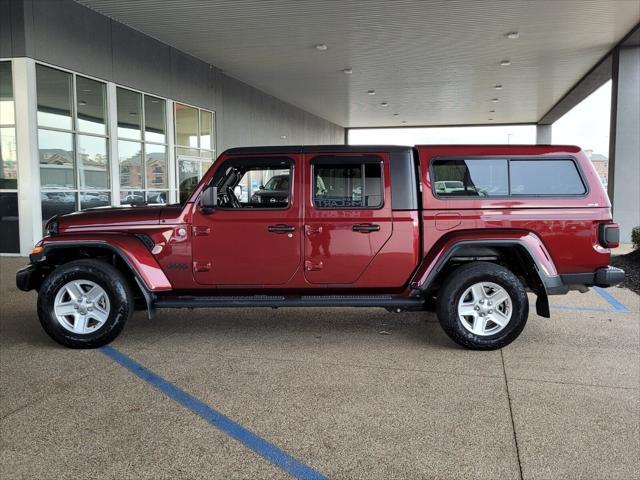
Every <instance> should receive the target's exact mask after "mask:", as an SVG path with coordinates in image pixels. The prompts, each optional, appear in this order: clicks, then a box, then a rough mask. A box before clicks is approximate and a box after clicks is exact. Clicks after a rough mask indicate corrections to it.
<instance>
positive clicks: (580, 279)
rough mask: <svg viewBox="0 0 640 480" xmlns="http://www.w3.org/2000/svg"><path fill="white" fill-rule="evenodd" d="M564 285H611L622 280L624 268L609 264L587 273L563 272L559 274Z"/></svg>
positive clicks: (605, 286) (604, 286)
mask: <svg viewBox="0 0 640 480" xmlns="http://www.w3.org/2000/svg"><path fill="white" fill-rule="evenodd" d="M560 277H561V279H562V283H563V284H565V285H586V286H587V287H592V286H596V287H603V288H607V287H612V286H614V285H617V284H619V283H620V282H622V281H623V280H624V270H622V269H620V268H616V267H612V266H611V265H609V266H607V267H603V268H599V269H598V270H596V271H595V272H589V273H565V274H562V275H560Z"/></svg>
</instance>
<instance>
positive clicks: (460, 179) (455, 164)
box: [433, 158, 509, 197]
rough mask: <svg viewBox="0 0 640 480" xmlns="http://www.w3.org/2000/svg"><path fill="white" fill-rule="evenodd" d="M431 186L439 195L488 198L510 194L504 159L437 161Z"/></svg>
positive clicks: (507, 171)
mask: <svg viewBox="0 0 640 480" xmlns="http://www.w3.org/2000/svg"><path fill="white" fill-rule="evenodd" d="M433 176H434V188H435V191H436V195H438V196H440V197H489V196H492V195H493V196H498V195H508V194H509V180H508V179H509V168H508V160H506V159H501V158H497V159H490V158H488V159H476V160H474V159H470V160H436V161H435V162H434V164H433Z"/></svg>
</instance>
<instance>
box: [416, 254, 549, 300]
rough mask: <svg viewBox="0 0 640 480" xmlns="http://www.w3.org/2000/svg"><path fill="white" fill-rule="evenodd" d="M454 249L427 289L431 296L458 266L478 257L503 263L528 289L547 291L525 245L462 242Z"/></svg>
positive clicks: (538, 291)
mask: <svg viewBox="0 0 640 480" xmlns="http://www.w3.org/2000/svg"><path fill="white" fill-rule="evenodd" d="M454 249H455V250H454V251H453V252H452V254H451V255H450V256H449V257H448V258H447V260H446V261H445V263H444V265H443V266H442V267H440V269H439V271H438V273H437V274H436V276H435V277H434V279H433V282H432V283H431V284H430V285H429V287H428V289H427V294H428V295H429V296H434V295H437V291H438V289H439V288H440V285H442V284H443V283H444V281H445V279H446V278H447V277H448V276H449V275H450V274H451V273H452V272H453V271H454V270H455V269H456V268H458V267H460V266H462V265H466V264H468V263H470V262H476V261H483V262H491V263H496V264H498V265H501V266H503V267H505V268H507V269H509V270H511V271H512V272H513V273H514V274H516V276H518V278H520V280H521V281H522V283H523V284H524V285H525V286H526V287H527V288H528V289H529V290H531V291H533V292H535V293H536V294H540V293H544V292H545V289H544V285H543V283H542V281H541V279H540V275H539V274H538V267H537V265H536V263H535V261H534V260H533V258H532V257H531V254H530V253H529V252H528V251H527V249H526V248H525V247H524V246H522V245H518V244H513V245H491V246H475V245H462V246H458V247H454Z"/></svg>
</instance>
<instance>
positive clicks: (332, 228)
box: [304, 153, 393, 285]
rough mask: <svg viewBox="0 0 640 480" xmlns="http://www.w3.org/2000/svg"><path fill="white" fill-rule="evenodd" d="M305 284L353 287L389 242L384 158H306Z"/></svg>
mask: <svg viewBox="0 0 640 480" xmlns="http://www.w3.org/2000/svg"><path fill="white" fill-rule="evenodd" d="M305 164H306V165H307V167H308V168H306V169H305V182H304V183H305V185H306V186H307V191H306V192H305V207H304V235H305V236H304V259H305V278H306V280H307V281H308V282H309V283H312V284H343V285H344V284H346V285H349V284H353V283H355V282H356V281H357V280H358V278H359V277H360V276H361V275H362V274H363V272H364V271H365V270H366V269H367V267H368V265H369V264H370V263H371V261H372V260H373V259H374V258H375V256H376V255H377V254H378V252H379V251H380V249H381V248H382V246H383V245H384V244H385V242H386V241H387V240H388V239H389V238H390V237H391V233H392V230H393V221H392V213H391V201H390V189H391V187H390V181H389V158H388V155H387V154H386V153H371V154H368V153H365V154H360V153H358V154H355V153H354V154H348V153H337V154H307V155H306V156H305Z"/></svg>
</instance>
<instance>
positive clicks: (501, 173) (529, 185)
mask: <svg viewBox="0 0 640 480" xmlns="http://www.w3.org/2000/svg"><path fill="white" fill-rule="evenodd" d="M432 172H433V189H434V192H435V194H436V196H438V197H500V196H509V195H511V196H519V195H523V196H538V195H548V196H571V195H583V194H585V193H586V187H585V185H584V183H583V182H582V178H581V177H580V174H579V172H578V169H577V167H576V164H575V163H574V162H573V161H572V160H570V159H548V160H538V159H535V160H534V159H530V160H527V159H502V158H478V159H466V160H464V159H448V160H447V159H439V160H435V161H434V162H433V167H432Z"/></svg>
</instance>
